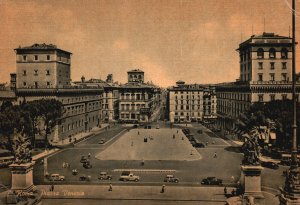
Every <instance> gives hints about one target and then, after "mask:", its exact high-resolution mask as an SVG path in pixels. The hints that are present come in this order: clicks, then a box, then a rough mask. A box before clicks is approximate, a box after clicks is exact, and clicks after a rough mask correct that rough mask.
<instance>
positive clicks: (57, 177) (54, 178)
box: [49, 174, 65, 181]
mask: <svg viewBox="0 0 300 205" xmlns="http://www.w3.org/2000/svg"><path fill="white" fill-rule="evenodd" d="M64 180H65V177H64V176H62V175H59V174H51V175H50V176H49V181H64Z"/></svg>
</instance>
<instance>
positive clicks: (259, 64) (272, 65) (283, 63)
mask: <svg viewBox="0 0 300 205" xmlns="http://www.w3.org/2000/svg"><path fill="white" fill-rule="evenodd" d="M263 68H264V64H263V62H258V69H260V70H261V69H263ZM286 68H287V67H286V62H281V69H283V70H285V69H286ZM270 69H271V70H274V69H275V62H270Z"/></svg>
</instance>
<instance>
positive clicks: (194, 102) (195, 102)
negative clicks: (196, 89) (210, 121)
mask: <svg viewBox="0 0 300 205" xmlns="http://www.w3.org/2000/svg"><path fill="white" fill-rule="evenodd" d="M178 102H180V103H178ZM190 102H191V103H192V104H200V100H198V101H194V100H191V101H189V100H186V103H184V101H183V100H180V101H178V100H175V104H189V103H190Z"/></svg>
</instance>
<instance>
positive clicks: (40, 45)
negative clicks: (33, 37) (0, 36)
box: [15, 43, 72, 54]
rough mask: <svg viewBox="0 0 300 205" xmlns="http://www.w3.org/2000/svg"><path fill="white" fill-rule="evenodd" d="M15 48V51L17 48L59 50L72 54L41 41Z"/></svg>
mask: <svg viewBox="0 0 300 205" xmlns="http://www.w3.org/2000/svg"><path fill="white" fill-rule="evenodd" d="M15 50H17V51H18V50H60V51H63V52H66V53H69V54H72V53H70V52H68V51H65V50H62V49H60V48H58V47H57V46H56V45H54V44H46V43H41V44H39V43H35V44H33V45H31V46H24V47H21V46H19V47H18V48H16V49H15Z"/></svg>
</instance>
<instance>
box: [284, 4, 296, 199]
mask: <svg viewBox="0 0 300 205" xmlns="http://www.w3.org/2000/svg"><path fill="white" fill-rule="evenodd" d="M295 8H296V5H295V0H292V99H293V124H292V131H293V134H292V148H291V160H292V161H291V166H290V168H289V171H288V174H287V175H286V179H285V185H284V189H283V190H281V195H280V198H279V199H280V204H282V205H283V204H298V205H300V181H299V176H300V174H299V169H298V159H297V113H296V112H297V100H296V65H295V62H296V61H295V58H296V55H295V52H296V50H295V46H296V42H295V15H296V10H295Z"/></svg>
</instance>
